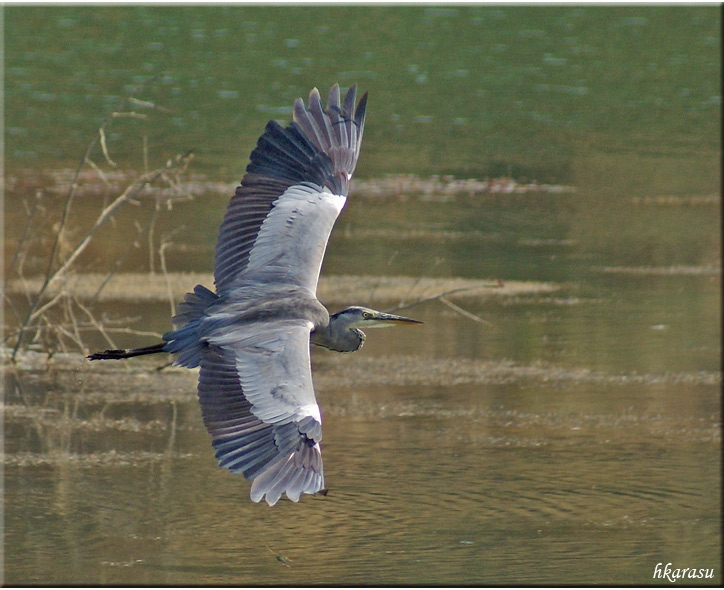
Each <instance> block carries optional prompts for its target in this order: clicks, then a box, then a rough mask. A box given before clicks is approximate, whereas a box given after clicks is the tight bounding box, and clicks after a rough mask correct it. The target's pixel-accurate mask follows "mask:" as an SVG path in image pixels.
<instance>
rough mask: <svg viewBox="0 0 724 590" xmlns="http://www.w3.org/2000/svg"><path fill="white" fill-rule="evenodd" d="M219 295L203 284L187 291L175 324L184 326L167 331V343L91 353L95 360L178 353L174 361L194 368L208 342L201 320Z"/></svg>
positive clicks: (175, 318)
mask: <svg viewBox="0 0 724 590" xmlns="http://www.w3.org/2000/svg"><path fill="white" fill-rule="evenodd" d="M218 298H219V296H218V295H217V294H216V293H214V292H213V291H210V290H209V289H207V288H206V287H204V286H202V285H196V287H195V288H194V292H193V293H186V296H185V297H184V300H183V303H181V304H180V305H179V306H178V313H177V314H176V315H175V316H174V318H173V320H172V321H173V323H174V325H176V326H180V327H179V328H177V329H176V330H171V331H170V332H166V333H165V334H164V335H163V336H162V338H163V340H164V341H163V342H159V343H158V344H152V345H151V346H144V347H143V348H127V349H120V350H104V351H103V352H96V353H94V354H91V355H89V356H88V358H89V359H90V360H92V361H97V360H109V359H128V358H132V357H134V356H143V355H146V354H155V353H157V352H168V353H171V354H177V355H178V357H177V358H176V360H175V361H174V364H176V365H181V366H184V367H188V368H190V369H193V368H194V367H198V366H199V363H200V362H201V351H202V348H203V347H204V346H205V344H204V343H203V342H202V341H201V339H200V338H199V333H198V328H199V322H200V321H201V320H202V319H203V318H204V316H205V313H204V312H205V311H206V309H207V308H208V306H209V305H211V304H212V303H213V302H214V301H216V300H217V299H218Z"/></svg>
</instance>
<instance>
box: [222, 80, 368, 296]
mask: <svg viewBox="0 0 724 590" xmlns="http://www.w3.org/2000/svg"><path fill="white" fill-rule="evenodd" d="M356 96H357V86H356V85H352V86H351V87H350V88H349V90H348V91H347V94H346V96H345V98H344V102H343V103H340V91H339V86H338V85H337V84H335V85H334V86H333V87H332V89H331V90H330V93H329V100H328V102H327V109H326V110H325V109H323V108H322V103H321V99H320V96H319V91H318V90H317V89H316V88H314V89H313V90H312V91H311V92H310V94H309V107H308V108H307V107H305V106H304V102H303V101H302V99H297V100H296V101H295V103H294V109H293V117H294V120H293V122H292V123H290V124H289V125H288V126H287V127H286V128H284V127H282V126H281V125H280V124H279V123H277V122H276V121H270V122H269V123H268V124H267V126H266V129H265V131H264V134H263V135H262V136H261V137H260V138H259V140H258V142H257V145H256V148H255V149H254V150H253V151H252V153H251V156H250V160H251V161H250V163H249V165H248V166H247V168H246V174H245V175H244V178H242V181H241V185H240V186H239V187H238V188H237V189H236V193H235V195H234V196H233V197H232V198H231V202H230V203H229V206H228V208H227V210H226V214H225V215H224V220H223V222H222V223H221V227H220V229H219V237H218V241H217V246H216V257H215V264H214V278H215V283H216V289H217V292H219V293H221V292H223V291H224V290H225V289H226V288H231V287H232V286H233V285H232V284H233V282H234V280H235V279H236V278H238V276H239V275H240V274H241V273H243V271H244V269H245V268H246V266H247V263H248V261H249V253H250V252H251V249H252V248H253V247H254V242H255V241H256V237H257V235H258V234H259V230H260V228H261V225H262V223H263V222H264V219H266V217H267V215H268V214H269V211H270V210H271V209H272V208H273V207H274V202H275V201H276V200H277V199H278V198H279V197H280V196H281V195H282V194H283V193H284V192H285V191H286V190H287V189H288V188H289V187H291V186H294V185H297V184H303V183H310V184H313V185H316V186H318V187H319V188H320V190H321V189H322V188H323V187H327V188H328V189H329V190H330V191H331V192H332V193H333V194H335V195H340V196H346V195H347V193H348V192H349V180H350V178H351V177H352V173H353V172H354V169H355V167H356V165H357V159H358V157H359V151H360V145H361V141H362V132H363V130H364V121H365V112H366V108H367V93H365V94H364V95H363V96H362V97H361V98H360V100H359V102H357V106H356V107H355V100H356Z"/></svg>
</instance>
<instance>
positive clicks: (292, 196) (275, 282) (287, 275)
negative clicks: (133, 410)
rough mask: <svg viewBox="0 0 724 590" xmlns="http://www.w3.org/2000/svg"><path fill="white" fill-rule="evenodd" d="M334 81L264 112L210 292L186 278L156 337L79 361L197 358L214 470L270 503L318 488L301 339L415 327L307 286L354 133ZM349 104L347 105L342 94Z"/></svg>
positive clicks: (316, 419)
mask: <svg viewBox="0 0 724 590" xmlns="http://www.w3.org/2000/svg"><path fill="white" fill-rule="evenodd" d="M356 95H357V87H356V85H353V86H351V87H350V88H349V90H348V91H347V93H346V95H345V97H344V100H341V96H340V89H339V85H337V84H335V85H334V86H333V87H332V89H331V90H330V93H329V98H328V101H327V107H326V109H325V108H324V107H323V105H322V100H321V98H320V95H319V91H318V90H317V89H316V88H314V89H313V90H312V91H311V92H310V94H309V99H308V106H307V105H305V104H304V101H303V100H302V99H301V98H298V99H297V100H296V101H295V102H294V107H293V110H292V116H293V120H292V122H291V123H290V124H289V125H287V126H286V127H284V126H282V125H281V124H279V123H278V122H276V121H270V122H269V123H268V124H267V125H266V128H265V130H264V133H263V134H262V136H261V137H260V138H259V140H258V142H257V145H256V147H255V149H254V150H253V151H252V153H251V156H250V162H249V164H248V166H247V168H246V172H245V174H244V176H243V178H242V180H241V184H240V186H238V187H237V189H236V192H235V194H234V196H233V197H232V198H231V201H230V203H229V205H228V207H227V209H226V213H225V215H224V218H223V221H222V223H221V226H220V228H219V235H218V241H217V245H216V253H215V259H214V284H215V287H216V289H215V292H214V291H212V290H210V289H208V288H206V287H204V286H203V285H196V287H195V288H194V290H193V292H192V293H187V294H186V295H185V297H184V301H183V302H182V303H180V304H179V306H178V310H177V311H178V313H177V314H176V315H175V316H174V317H173V319H172V323H173V325H174V327H175V329H173V330H171V331H169V332H167V333H165V334H164V335H163V336H162V340H163V341H162V342H159V343H157V344H154V345H151V346H146V347H142V348H131V349H122V350H106V351H104V352H98V353H95V354H92V355H90V356H89V357H88V358H89V359H91V360H101V359H127V358H131V357H136V356H142V355H147V354H154V353H161V352H165V353H171V354H173V355H174V361H173V362H174V364H175V365H179V366H183V367H188V368H195V367H199V382H198V399H199V402H200V405H201V413H202V417H203V421H204V425H205V427H206V429H207V431H208V432H209V434H210V435H211V439H212V446H213V448H214V449H215V456H216V459H217V460H218V462H219V465H220V467H223V468H226V469H229V470H230V471H232V472H234V473H242V474H243V475H244V477H245V478H246V479H247V480H249V481H251V482H252V484H251V490H250V497H251V500H252V501H254V502H260V501H261V500H262V499H264V500H266V502H267V503H268V504H269V505H270V506H273V505H274V504H276V503H277V501H278V500H279V499H280V498H281V496H282V495H283V494H286V496H287V498H289V499H290V500H292V501H294V502H298V501H299V499H300V497H301V495H302V494H316V493H318V492H320V491H322V490H323V489H324V470H323V464H322V454H321V447H320V442H321V441H322V418H321V414H320V410H319V405H318V404H317V400H316V397H315V394H314V386H313V383H312V370H311V364H310V343H311V344H313V345H316V346H320V347H323V348H326V349H329V350H333V351H337V352H354V351H357V350H359V349H360V348H362V345H363V344H364V341H365V333H364V331H363V329H365V328H382V327H388V326H393V325H412V324H421V323H422V322H419V321H418V320H414V319H411V318H406V317H403V316H398V315H394V314H391V313H384V312H381V311H376V310H374V309H369V308H367V307H362V306H357V305H355V306H352V307H348V308H347V309H344V310H342V311H340V312H338V313H335V314H333V315H330V314H329V312H328V310H327V309H326V308H325V307H324V305H322V303H320V302H319V300H318V299H317V295H316V292H317V282H318V280H319V273H320V270H321V266H322V261H323V258H324V253H325V250H326V248H327V242H328V240H329V236H330V234H331V232H332V227H333V226H334V223H335V221H336V219H337V217H338V216H339V214H340V212H341V211H342V208H343V207H344V204H345V202H346V199H347V194H348V191H349V181H350V178H351V177H352V173H353V172H354V169H355V167H356V164H357V159H358V157H359V152H360V144H361V141H362V132H363V130H364V122H365V111H366V106H367V93H365V94H364V95H363V96H362V97H361V98H360V99H359V101H358V102H356ZM355 103H356V104H355Z"/></svg>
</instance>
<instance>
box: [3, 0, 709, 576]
mask: <svg viewBox="0 0 724 590" xmlns="http://www.w3.org/2000/svg"><path fill="white" fill-rule="evenodd" d="M4 15H5V54H6V56H5V59H6V64H5V75H6V79H5V95H6V96H5V109H6V127H5V129H6V164H5V166H6V177H7V179H6V195H5V215H6V228H5V234H6V235H5V239H6V243H7V245H8V247H7V248H6V255H5V256H6V265H8V264H9V263H10V261H11V260H12V257H13V253H14V245H15V244H17V242H18V240H19V239H20V236H21V233H22V228H23V225H24V220H25V218H26V210H25V208H24V205H23V201H25V202H27V203H28V204H31V203H32V199H33V198H34V196H35V191H36V190H37V189H42V190H43V191H44V196H43V200H42V205H43V206H42V210H40V211H39V212H38V217H37V220H38V229H37V232H36V234H35V235H33V239H34V240H35V241H34V242H33V243H32V249H31V251H30V253H29V255H28V257H27V258H26V259H25V260H24V261H23V266H22V267H21V270H22V272H23V273H24V275H25V276H31V275H33V274H35V273H38V272H40V270H41V269H43V268H44V264H45V263H44V261H46V260H47V259H46V258H44V257H47V251H48V248H49V244H50V243H51V242H50V239H51V238H52V235H53V233H52V226H53V224H54V223H55V222H56V221H57V219H58V217H57V216H58V214H59V211H60V209H61V207H62V205H63V199H64V195H65V190H67V189H66V187H67V183H68V180H69V176H68V174H67V172H64V170H67V169H68V168H71V169H74V168H75V166H76V165H77V162H78V161H79V159H80V157H81V156H82V153H83V150H84V149H85V146H86V145H87V142H88V140H89V139H90V138H91V137H93V135H94V133H95V130H96V128H97V127H98V125H100V122H101V120H102V118H103V117H104V116H105V115H106V114H107V112H108V110H109V109H110V108H111V107H112V106H113V105H115V104H117V103H118V100H119V96H121V95H123V94H125V93H128V92H131V87H132V86H139V85H140V86H142V88H141V89H140V90H138V98H142V99H144V100H152V101H155V102H158V104H160V105H162V106H164V107H165V108H168V109H170V110H172V111H173V112H172V113H165V112H164V113H161V112H156V113H150V114H152V115H153V116H151V117H150V118H149V119H146V120H140V119H139V120H135V119H134V120H118V121H114V123H113V126H112V130H113V133H111V134H109V138H108V139H109V144H110V149H111V155H112V156H113V158H114V160H117V161H118V162H119V163H120V164H121V165H120V168H122V170H121V172H124V171H126V170H141V169H143V155H142V153H143V150H142V136H144V135H145V136H147V142H148V145H149V159H150V165H151V166H154V165H157V164H158V162H162V161H163V160H164V159H165V158H167V157H168V156H169V155H170V154H173V153H176V152H179V151H184V150H186V149H187V148H189V147H191V146H193V147H195V148H196V149H197V154H198V157H197V159H196V160H195V161H194V162H193V164H192V167H191V174H194V175H196V176H194V177H193V178H191V181H193V182H196V184H195V185H194V186H196V187H197V188H198V187H200V188H198V190H196V191H195V198H194V200H192V201H188V202H180V203H176V204H175V205H174V207H173V209H172V210H171V211H165V210H164V211H162V212H161V213H160V216H159V218H158V224H157V225H156V229H155V235H154V238H153V240H155V244H156V246H158V244H159V240H160V239H161V236H163V234H164V232H171V231H175V232H176V233H174V234H173V236H172V238H171V241H170V245H169V247H168V249H167V250H166V262H167V264H168V268H169V270H170V271H196V272H209V271H210V270H211V264H212V258H213V243H214V239H215V233H216V228H217V227H218V222H219V220H220V218H221V215H222V214H223V210H224V207H225V204H226V201H227V200H228V194H230V192H231V191H232V190H233V186H234V183H235V182H236V181H237V180H238V178H239V176H240V175H241V173H242V171H243V166H244V165H245V159H246V157H247V155H248V152H249V150H250V149H251V147H252V146H253V145H254V142H255V141H256V137H257V136H258V134H259V132H260V130H261V129H262V128H263V125H264V123H265V122H266V120H267V119H268V118H270V117H275V118H280V119H284V118H287V117H288V115H287V114H288V107H289V105H290V104H291V100H292V99H293V98H294V97H296V96H298V95H304V94H306V92H308V90H309V88H311V87H312V86H314V85H317V86H319V87H320V88H324V87H325V86H329V85H331V83H332V82H334V81H340V82H341V83H342V84H343V85H346V84H349V83H351V82H353V81H357V82H359V83H360V85H361V86H362V88H363V89H369V90H370V94H371V98H370V110H369V119H368V126H367V129H366V135H365V144H364V148H363V154H362V157H361V159H360V169H359V174H358V178H359V179H361V180H362V181H364V182H366V183H367V185H364V186H363V185H359V187H360V192H359V196H358V198H355V197H354V194H353V196H352V198H350V200H349V203H348V206H347V208H346V209H345V211H344V212H343V214H342V216H341V217H340V220H339V222H338V225H337V227H336V230H335V232H334V234H333V236H332V239H331V241H330V245H329V249H328V254H327V258H326V260H325V266H324V275H325V277H326V278H327V279H328V280H329V281H330V284H334V281H335V277H339V276H340V275H350V274H352V275H359V276H360V277H361V276H362V275H372V276H378V277H392V278H396V277H398V278H399V277H401V276H406V277H413V279H412V282H411V283H410V284H412V285H413V287H412V289H409V290H408V289H407V288H405V289H404V290H403V291H401V292H400V293H399V296H398V297H391V298H390V299H389V300H388V301H379V299H378V298H377V294H378V293H379V292H380V290H379V289H378V288H377V287H375V286H374V282H373V283H372V284H370V282H369V281H363V280H362V279H361V278H360V279H359V284H360V285H364V287H360V289H359V290H358V294H357V295H358V299H357V300H356V301H354V302H352V301H344V302H342V301H339V302H338V301H336V300H334V299H330V307H334V308H335V309H337V308H339V307H341V305H342V304H344V303H361V304H365V303H368V302H374V304H375V305H376V306H377V307H379V308H386V307H392V306H394V305H396V304H398V303H399V302H400V299H405V300H407V301H410V300H414V299H416V298H419V297H423V296H425V295H432V294H434V289H433V291H432V292H430V291H425V292H423V291H422V290H421V287H420V285H421V284H422V283H415V277H420V276H424V277H432V278H437V279H445V278H449V277H464V278H467V279H484V280H497V279H500V280H502V281H503V282H504V283H506V284H511V285H512V284H514V283H515V281H537V282H545V283H546V284H548V285H549V286H550V289H545V290H544V289H540V288H539V289H533V290H531V291H530V292H525V293H518V294H509V291H505V290H504V289H500V290H499V291H496V290H495V289H494V288H491V289H484V290H482V291H477V292H475V293H468V294H466V296H462V295H459V296H456V297H451V300H452V302H453V303H455V304H456V305H459V306H461V307H462V308H463V309H464V310H466V311H467V312H468V313H471V314H475V315H476V316H478V317H479V318H481V319H482V320H484V322H485V323H480V322H477V321H474V320H473V319H470V318H469V317H465V316H463V315H461V314H460V313H458V312H456V311H454V310H453V309H451V308H450V307H448V306H446V305H444V304H443V303H442V302H440V301H430V302H427V303H424V304H420V305H417V306H415V307H412V308H410V309H407V310H406V311H405V312H404V313H406V314H409V315H410V316H412V317H416V318H419V319H422V320H424V321H425V325H424V327H419V328H408V329H398V330H386V331H384V332H377V331H370V333H369V334H368V339H367V342H366V344H365V347H364V349H363V350H362V351H361V352H359V353H356V354H354V355H334V354H331V353H327V352H326V351H315V354H314V358H313V364H314V378H315V387H316V390H317V394H318V398H319V402H320V405H321V408H322V414H323V419H324V442H323V456H324V461H325V476H326V480H327V481H326V483H327V485H328V486H329V493H328V495H327V496H316V497H305V498H304V499H303V501H302V502H300V503H299V504H293V503H291V502H286V501H283V502H280V503H279V504H278V505H277V506H275V507H273V508H269V507H268V506H266V505H261V506H260V505H256V504H253V503H251V502H250V501H249V499H248V488H249V486H248V484H247V483H246V482H245V481H244V480H243V478H241V477H239V476H234V475H232V474H229V473H226V472H224V471H222V470H220V469H219V468H218V467H217V466H216V464H215V460H214V459H213V452H212V449H211V447H210V444H209V440H208V435H207V434H206V432H205V430H204V428H203V424H202V422H201V417H200V412H199V408H198V403H197V401H196V399H195V395H194V391H195V384H196V375H195V374H194V373H193V372H188V371H185V370H184V371H181V370H164V371H161V372H156V371H153V370H152V369H154V368H155V367H157V366H158V365H159V364H160V363H161V362H162V361H161V360H159V361H158V362H157V363H153V362H152V361H149V362H146V361H143V360H134V361H132V362H129V363H127V364H125V365H114V364H108V363H105V364H103V363H101V364H97V363H94V364H92V365H91V364H89V363H87V362H85V361H83V360H82V358H80V357H79V356H78V355H75V356H73V355H63V354H58V355H56V356H55V357H54V358H53V359H51V361H50V362H48V361H47V360H46V358H45V356H44V355H40V354H37V355H36V354H31V355H29V356H26V357H24V358H23V361H22V363H21V364H20V366H19V367H17V368H13V367H11V366H9V365H8V366H7V368H6V374H5V385H6V387H5V436H4V446H5V453H6V455H5V482H4V485H5V530H4V535H5V571H4V575H5V582H6V583H8V584H33V585H36V584H37V585H43V584H46V585H47V584H91V585H98V584H109V585H119V584H121V585H127V584H139V585H166V584H168V585H181V584H184V585H189V584H191V585H222V584H229V585H260V584H269V585H320V584H329V585H340V584H345V585H346V584H350V585H360V584H366V585H390V584H425V583H428V584H436V585H446V586H454V585H464V584H470V585H479V584H627V585H638V584H647V583H651V582H652V581H656V580H654V579H653V574H654V570H655V567H656V565H657V564H658V563H663V564H664V565H665V564H667V563H672V564H673V567H675V568H676V567H679V568H684V567H694V568H697V569H698V568H713V569H714V577H713V578H712V579H709V580H704V581H701V580H699V582H704V583H708V584H720V583H721V569H720V564H721V505H720V492H721V471H720V470H721V432H720V427H721V408H720V387H721V378H720V369H721V311H720V296H721V274H720V268H721V258H720V247H721V239H720V216H721V212H720V199H719V192H720V178H719V174H720V167H719V161H720V155H721V154H720V122H721V117H720V107H721V97H720V94H719V93H720V84H719V81H720V65H721V64H720V12H719V11H718V10H717V9H716V8H707V7H693V8H681V7H674V8H671V7H629V8H626V9H621V8H616V9H614V8H606V7H583V8H581V7H550V8H544V9H540V8H525V7H466V8H459V7H451V8H439V7H429V8H409V9H408V8H399V7H397V8H396V7H315V8H306V7H305V8H284V9H276V8H269V7H263V8H262V7H212V8H200V7H189V8H178V7H176V8H171V9H168V8H163V7H115V8H106V7H102V8H101V7H62V8H51V7H39V8H36V7H11V8H6V9H5V12H4ZM39 30H41V31H44V33H41V34H38V31H39ZM30 40H32V44H31V43H30ZM133 92H134V93H136V91H135V90H134V91H133ZM93 157H94V158H95V161H97V162H98V164H99V166H101V167H102V169H103V170H105V171H106V173H107V177H108V178H109V179H110V181H111V182H115V179H116V177H115V176H113V173H114V170H112V168H111V167H110V166H109V165H107V164H104V163H103V161H104V160H103V156H102V154H100V153H99V152H98V151H96V152H94V156H93ZM401 173H404V174H416V175H419V176H420V177H421V178H422V180H423V181H427V180H429V179H430V177H431V176H432V175H438V176H439V180H441V179H443V177H444V175H446V174H453V175H455V176H456V177H457V178H476V179H479V180H483V179H484V178H486V177H488V178H499V177H506V176H512V177H514V178H515V179H516V180H517V181H518V182H519V183H523V182H529V181H532V180H536V181H537V182H539V183H549V184H553V185H559V186H571V187H575V189H576V190H575V192H561V193H546V192H536V193H520V194H482V193H474V194H466V193H464V192H463V193H460V194H455V195H449V194H446V193H445V191H444V190H443V189H442V188H439V187H438V188H436V189H435V190H431V191H428V192H426V191H424V190H423V191H417V192H415V191H406V192H401V193H395V192H394V191H392V194H382V195H379V196H370V195H371V193H365V192H364V190H362V189H364V188H365V186H366V187H367V188H369V187H370V186H379V185H381V184H383V181H384V180H385V175H387V174H401ZM93 174H94V173H91V174H90V176H89V177H88V179H87V180H85V181H84V184H83V187H85V188H84V190H85V192H81V193H80V194H79V196H78V197H77V200H76V204H75V206H74V209H73V217H72V220H73V224H74V225H76V226H77V227H78V228H80V227H82V226H83V224H87V223H90V222H92V221H93V220H94V219H95V216H96V215H97V211H98V210H99V209H100V207H101V206H102V202H103V200H104V199H106V201H105V202H108V201H107V199H108V198H110V197H109V195H110V194H111V193H110V192H104V191H105V189H104V188H103V185H102V183H101V182H99V181H98V178H97V176H93ZM187 180H189V179H188V178H187ZM119 182H120V181H119ZM227 185H228V188H225V187H226V186H227ZM426 186H429V185H426ZM99 187H100V188H99ZM152 210H153V204H152V203H149V202H148V201H143V202H142V203H141V204H140V205H138V206H136V207H129V208H127V209H126V210H125V211H122V212H121V213H120V214H119V215H117V216H116V217H115V218H114V222H113V224H109V226H108V228H107V230H104V232H103V233H102V235H101V236H99V238H98V239H97V240H96V241H95V242H94V243H93V244H92V246H91V248H89V251H88V252H87V253H86V255H85V256H84V257H82V258H81V260H80V265H81V269H82V270H96V271H98V270H99V271H103V270H104V269H107V268H109V267H110V266H112V264H113V262H114V261H115V260H116V258H117V257H119V256H121V255H122V254H123V253H124V252H125V251H126V248H127V245H128V236H129V235H133V233H134V232H135V229H134V221H139V223H141V225H142V224H143V223H145V220H146V219H148V214H149V212H150V211H152ZM73 229H74V230H75V231H76V232H78V233H76V234H74V235H76V237H80V236H82V233H81V232H80V229H76V228H73ZM129 232H130V233H129ZM147 243H148V240H147V238H146V235H143V236H142V239H140V243H139V247H138V248H134V249H133V251H132V252H131V254H129V255H128V256H127V257H126V258H125V261H124V263H123V265H122V266H121V271H122V272H130V271H146V270H148V265H149V253H148V247H147ZM154 264H155V269H156V270H158V269H159V264H160V259H159V258H158V256H156V257H155V259H154ZM99 267H100V268H99ZM415 285H417V287H415ZM191 286H192V285H191V284H189V285H188V287H191ZM141 288H143V286H141ZM13 302H14V305H16V306H18V307H21V306H22V305H23V304H22V300H20V299H17V298H16V299H14V300H13ZM335 306H336V307H335ZM93 311H94V313H96V314H97V315H98V316H99V317H100V315H101V314H102V313H106V314H108V317H109V318H110V319H120V320H121V325H122V326H130V327H132V328H134V329H138V330H147V331H156V332H163V331H164V330H165V329H167V327H168V317H169V308H168V304H166V303H164V302H163V300H159V301H156V302H151V303H148V302H144V303H137V302H133V301H129V300H127V299H123V300H119V301H106V302H98V303H96V304H95V306H94V307H93ZM5 313H6V322H8V323H12V312H11V311H9V310H8V309H6V312H5ZM124 318H125V319H124ZM86 338H87V340H86V341H87V344H88V346H90V347H91V348H94V347H103V346H104V342H103V340H102V339H101V338H98V337H94V336H92V335H88V336H86ZM114 338H115V339H116V341H117V344H118V345H119V346H126V345H129V344H130V343H132V342H133V341H134V340H135V339H136V338H137V337H134V336H132V335H129V334H125V335H124V334H114ZM688 581H690V582H693V581H694V580H688Z"/></svg>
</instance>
